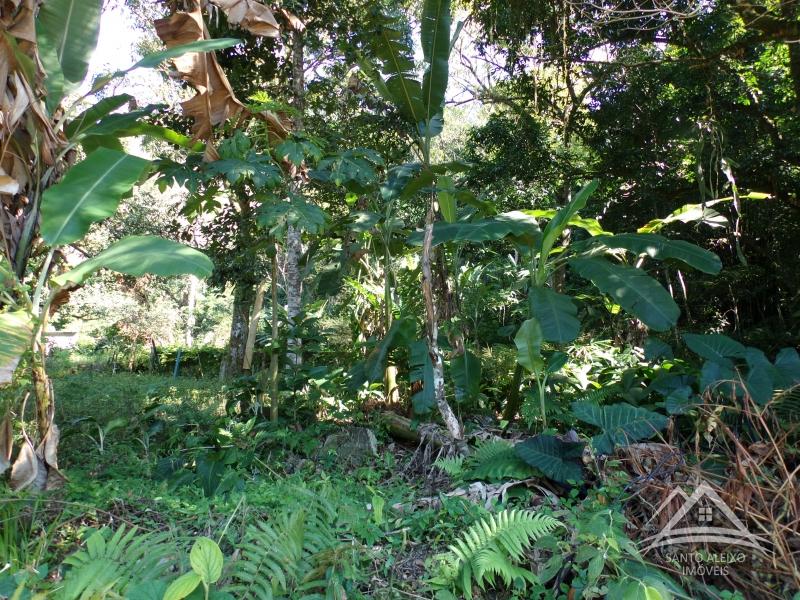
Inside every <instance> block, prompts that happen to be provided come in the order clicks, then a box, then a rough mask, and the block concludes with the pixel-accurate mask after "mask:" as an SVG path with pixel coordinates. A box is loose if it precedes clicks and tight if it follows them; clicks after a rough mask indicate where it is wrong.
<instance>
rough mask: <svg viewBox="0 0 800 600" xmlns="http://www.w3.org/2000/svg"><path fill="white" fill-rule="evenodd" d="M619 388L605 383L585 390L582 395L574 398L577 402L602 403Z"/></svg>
mask: <svg viewBox="0 0 800 600" xmlns="http://www.w3.org/2000/svg"><path fill="white" fill-rule="evenodd" d="M618 391H619V390H618V389H617V386H616V385H613V384H612V385H606V386H603V387H600V388H596V389H593V390H590V391H588V392H586V393H585V394H584V395H583V396H580V397H578V398H575V400H576V401H577V402H594V403H595V404H602V403H603V402H604V401H605V400H608V398H610V397H611V396H613V395H614V394H616V393H617V392H618Z"/></svg>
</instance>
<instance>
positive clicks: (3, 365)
mask: <svg viewBox="0 0 800 600" xmlns="http://www.w3.org/2000/svg"><path fill="white" fill-rule="evenodd" d="M32 334H33V323H32V322H31V319H30V316H29V315H28V313H26V312H24V311H17V312H6V313H0V385H5V384H7V383H10V382H11V375H12V374H13V373H14V369H15V368H16V366H17V361H19V357H20V356H21V355H22V353H23V352H25V350H26V349H27V348H28V346H29V345H30V343H31V336H32Z"/></svg>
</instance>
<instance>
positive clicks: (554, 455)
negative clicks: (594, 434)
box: [514, 434, 584, 483]
mask: <svg viewBox="0 0 800 600" xmlns="http://www.w3.org/2000/svg"><path fill="white" fill-rule="evenodd" d="M583 448H584V444H583V443H582V442H565V441H562V440H560V439H558V438H557V437H556V436H554V435H546V434H539V435H535V436H533V437H531V438H528V439H527V440H525V441H524V442H520V443H519V444H517V445H516V446H514V451H515V452H516V453H517V456H519V457H520V458H521V459H522V460H524V461H525V462H526V463H528V464H529V465H530V466H532V467H536V468H537V469H539V470H540V471H541V472H542V473H544V474H545V475H546V476H547V477H549V478H550V479H553V480H555V481H560V482H562V483H566V482H567V481H581V480H582V479H583V467H582V465H581V457H582V456H583Z"/></svg>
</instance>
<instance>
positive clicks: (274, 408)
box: [269, 252, 280, 421]
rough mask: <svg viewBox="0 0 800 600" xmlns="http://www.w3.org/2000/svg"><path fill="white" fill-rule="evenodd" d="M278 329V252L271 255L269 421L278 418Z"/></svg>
mask: <svg viewBox="0 0 800 600" xmlns="http://www.w3.org/2000/svg"><path fill="white" fill-rule="evenodd" d="M278 335H280V331H279V330H278V254H277V252H276V253H275V254H273V255H272V350H271V356H270V359H269V380H270V390H271V392H270V393H271V396H270V410H269V418H270V420H271V421H277V420H278V404H279V400H280V399H279V398H278V361H279V360H280V357H279V356H278V349H277V340H278Z"/></svg>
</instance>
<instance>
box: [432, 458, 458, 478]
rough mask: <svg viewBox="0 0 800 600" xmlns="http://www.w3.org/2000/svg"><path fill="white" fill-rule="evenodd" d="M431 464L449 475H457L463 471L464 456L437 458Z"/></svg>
mask: <svg viewBox="0 0 800 600" xmlns="http://www.w3.org/2000/svg"><path fill="white" fill-rule="evenodd" d="M433 466H434V467H437V468H438V469H440V470H442V471H444V472H445V473H447V474H448V475H450V477H459V476H460V475H461V473H462V472H463V471H464V457H463V456H454V457H451V458H437V459H436V461H434V463H433Z"/></svg>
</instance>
